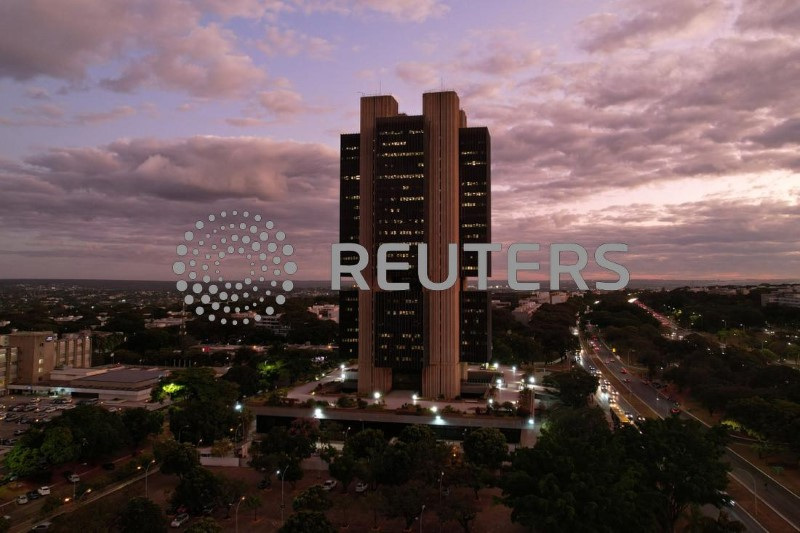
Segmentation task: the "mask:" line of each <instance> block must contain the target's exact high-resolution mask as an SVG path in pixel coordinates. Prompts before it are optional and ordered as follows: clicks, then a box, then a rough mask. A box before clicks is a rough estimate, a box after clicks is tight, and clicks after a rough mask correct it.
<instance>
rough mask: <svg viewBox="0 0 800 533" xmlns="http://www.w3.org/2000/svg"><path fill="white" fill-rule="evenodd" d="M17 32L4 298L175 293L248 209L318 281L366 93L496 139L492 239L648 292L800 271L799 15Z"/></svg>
mask: <svg viewBox="0 0 800 533" xmlns="http://www.w3.org/2000/svg"><path fill="white" fill-rule="evenodd" d="M87 20H93V21H97V20H102V21H103V24H91V25H87V24H86V21H87ZM0 21H2V22H0V27H2V30H3V31H1V32H0V93H2V94H3V98H2V101H0V139H2V141H3V142H2V145H0V146H1V147H0V186H2V190H3V201H2V203H1V204H0V205H2V207H0V223H1V224H2V228H3V229H2V230H0V278H97V279H162V280H169V279H173V276H172V275H171V271H170V266H171V264H172V261H173V255H174V251H175V246H176V245H177V244H178V243H179V242H180V238H181V235H183V232H184V231H186V230H187V229H189V228H190V227H191V226H192V224H193V223H194V221H195V220H199V219H201V218H203V217H206V216H207V215H208V214H209V213H214V212H219V211H221V210H224V209H231V210H232V209H237V208H242V209H249V210H251V211H252V212H257V213H261V214H263V215H264V216H267V217H271V218H273V219H274V220H275V221H276V223H279V224H280V225H281V227H285V228H286V232H287V235H288V238H289V239H290V240H291V242H292V243H293V244H295V247H296V250H297V263H298V266H299V269H298V275H299V278H300V279H313V280H322V279H327V278H328V266H329V261H328V260H327V259H328V255H329V253H330V250H329V247H330V244H332V243H334V242H338V231H337V228H338V216H339V198H338V178H339V173H338V163H339V162H338V142H339V134H340V133H348V132H355V131H358V108H357V106H356V105H354V104H353V102H354V100H355V98H356V97H357V96H358V92H364V93H367V94H378V93H386V94H392V95H394V96H395V98H396V99H397V100H398V102H399V104H400V107H401V108H402V109H404V110H405V111H406V112H408V113H409V114H411V115H413V114H418V112H419V111H420V107H419V106H420V104H419V101H418V96H417V95H418V94H420V93H422V92H426V91H430V90H439V89H442V88H444V89H452V90H455V91H456V92H458V93H459V95H460V96H461V100H462V105H463V107H464V109H467V110H468V111H469V118H470V121H471V122H474V123H479V124H482V125H486V126H487V127H489V129H490V130H491V132H492V144H493V148H494V150H493V154H492V160H493V168H492V174H493V176H492V196H493V199H492V208H493V211H492V223H493V235H492V240H493V241H494V242H500V243H504V244H505V245H506V246H507V245H508V244H509V243H511V242H538V243H541V244H542V246H543V249H545V248H546V246H547V245H548V244H551V243H559V242H575V243H579V244H581V245H584V246H586V247H587V248H589V249H591V248H593V247H594V246H596V245H598V244H600V243H603V242H623V243H627V244H628V245H629V252H628V253H627V254H625V260H624V263H625V266H626V267H627V268H628V269H629V270H630V272H631V276H632V280H633V281H635V280H636V279H641V278H648V279H687V280H691V279H719V280H736V279H754V280H757V279H796V278H797V272H800V252H799V250H800V247H798V244H800V243H799V242H798V233H797V230H796V228H797V227H798V222H800V204H799V203H798V197H800V163H798V159H797V155H796V148H797V143H798V138H800V136H798V124H799V123H800V122H799V121H800V115H798V111H797V110H798V109H800V106H799V105H798V104H800V96H798V93H797V91H796V90H795V87H796V85H797V82H798V81H800V71H798V69H797V68H796V67H795V66H794V65H797V64H800V61H798V59H800V38H798V35H800V31H798V30H800V17H798V16H797V8H796V7H795V6H794V5H793V4H792V3H791V2H788V1H787V2H779V1H776V2H765V1H758V0H753V1H733V0H731V1H723V0H702V1H701V0H683V1H681V2H668V1H657V0H649V1H647V2H644V3H642V2H621V3H609V2H582V3H568V4H563V5H559V6H558V7H553V6H548V7H547V8H545V7H544V4H538V3H530V2H521V1H520V2H507V3H503V4H502V5H487V4H485V3H481V2H459V3H454V2H443V1H439V0H414V1H411V2H403V3H381V2H372V1H368V0H353V1H351V2H345V1H301V0H287V1H269V2H260V1H257V0H239V1H236V2H220V1H215V0H206V1H204V2H197V3H189V2H169V3H166V2H165V3H155V2H123V1H105V0H104V1H102V2H100V1H92V0H86V1H83V2H76V3H74V4H73V6H72V9H71V10H69V11H68V12H64V11H63V10H61V9H59V8H58V6H54V5H52V4H50V3H47V2H36V1H20V2H17V1H10V2H4V3H3V5H2V6H0ZM45 34H46V36H47V39H44V38H43V37H42V36H43V35H45ZM376 43H377V44H376ZM445 44H447V46H445ZM312 215H313V216H312ZM493 259H494V262H493V273H494V278H495V279H505V275H506V266H505V258H504V254H498V255H496V256H495V257H494V258H493ZM539 260H540V261H541V262H542V263H543V273H542V275H541V276H531V278H530V279H542V278H544V277H546V269H545V268H546V253H543V254H542V255H541V256H540V257H539Z"/></svg>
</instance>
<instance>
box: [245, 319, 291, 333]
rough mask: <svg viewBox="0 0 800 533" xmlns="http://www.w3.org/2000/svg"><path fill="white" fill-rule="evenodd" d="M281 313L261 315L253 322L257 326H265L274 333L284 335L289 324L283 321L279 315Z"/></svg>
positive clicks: (287, 330) (287, 331)
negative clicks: (259, 318)
mask: <svg viewBox="0 0 800 533" xmlns="http://www.w3.org/2000/svg"><path fill="white" fill-rule="evenodd" d="M282 316H283V313H281V314H278V315H261V320H259V321H257V322H254V323H255V326H256V327H258V328H265V329H268V330H270V331H271V332H272V333H274V334H275V335H280V336H281V337H285V336H287V335H288V334H289V330H290V328H289V326H287V325H286V324H284V323H283V321H282V320H281V317H282Z"/></svg>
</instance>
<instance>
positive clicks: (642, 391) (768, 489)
mask: <svg viewBox="0 0 800 533" xmlns="http://www.w3.org/2000/svg"><path fill="white" fill-rule="evenodd" d="M581 341H582V345H583V348H584V351H585V353H589V354H592V353H593V354H594V357H593V362H594V363H595V365H596V366H597V368H598V369H601V370H602V371H603V372H604V373H606V374H611V375H613V376H614V377H616V378H617V379H618V380H619V381H620V382H623V386H624V387H625V388H626V391H625V392H627V393H629V394H632V395H633V396H635V397H636V398H638V399H639V400H640V401H641V402H643V403H644V404H645V405H646V406H647V407H648V408H649V409H650V410H651V411H652V413H642V414H643V415H644V416H652V414H657V415H658V416H659V417H661V418H665V417H667V416H671V414H670V409H671V408H672V407H673V404H672V402H671V401H669V400H668V399H667V398H666V397H665V396H664V395H663V393H661V392H660V391H659V390H658V389H656V388H654V387H653V386H652V384H648V383H644V382H643V381H642V379H641V378H639V377H635V376H632V375H631V374H630V373H623V372H622V371H623V369H626V371H627V368H626V367H625V365H624V364H623V362H622V361H621V360H620V358H619V357H618V356H616V355H615V354H614V353H613V352H612V351H611V350H609V349H608V347H607V346H606V345H605V344H603V342H598V343H597V344H596V348H595V349H594V350H592V349H591V348H590V347H589V346H588V344H587V343H585V339H583V337H582V338H581ZM609 359H611V360H612V361H613V362H612V363H609V364H607V363H605V361H606V360H609ZM625 378H629V379H630V383H624V379H625ZM679 416H680V417H682V418H686V419H689V418H691V419H694V420H698V421H699V422H701V423H703V422H702V421H701V420H699V419H697V418H696V417H694V416H692V415H691V414H688V413H685V412H681V413H680V415H679ZM704 425H707V424H704ZM724 457H725V460H726V461H728V462H729V463H730V464H731V469H732V473H731V477H733V478H734V479H735V480H736V481H738V482H739V483H741V484H742V485H743V486H744V488H745V489H747V491H748V492H749V493H750V494H753V480H755V485H756V487H757V490H756V498H757V499H758V500H759V505H761V504H763V505H765V506H767V507H769V508H770V509H772V510H773V511H774V512H775V513H776V514H777V515H778V516H780V517H781V518H783V519H784V520H785V521H786V522H787V523H788V524H789V525H790V526H791V527H793V528H794V530H795V531H800V525H798V524H800V498H799V497H798V496H797V495H796V494H794V493H792V492H791V491H790V490H789V489H787V488H786V487H784V486H783V485H782V484H780V483H779V482H778V481H777V480H775V479H774V478H773V477H772V476H770V475H769V474H767V473H766V472H763V471H762V470H761V469H759V468H758V467H757V466H755V465H753V464H752V463H750V462H748V461H747V460H745V459H744V458H743V457H742V456H740V455H739V454H738V453H736V452H735V451H733V450H732V449H730V448H727V449H726V453H725V456H724ZM743 473H744V475H742V474H743ZM737 514H738V515H739V516H738V517H737V519H738V520H740V521H741V522H743V523H745V524H747V520H745V519H742V514H744V513H737ZM750 522H751V523H752V522H753V521H752V520H750ZM751 525H752V524H751ZM750 530H752V531H763V528H762V527H760V526H757V528H756V529H750Z"/></svg>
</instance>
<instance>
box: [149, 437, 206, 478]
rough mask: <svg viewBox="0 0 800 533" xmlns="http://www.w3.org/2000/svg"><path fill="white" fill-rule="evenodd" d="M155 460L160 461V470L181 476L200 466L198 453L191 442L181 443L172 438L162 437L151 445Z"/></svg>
mask: <svg viewBox="0 0 800 533" xmlns="http://www.w3.org/2000/svg"><path fill="white" fill-rule="evenodd" d="M153 454H154V456H155V458H156V461H158V462H159V463H161V472H163V473H164V474H175V475H177V476H178V477H180V478H183V477H184V476H186V475H187V474H189V473H190V472H191V471H192V470H194V469H196V468H198V467H199V466H200V454H199V453H198V452H197V448H195V447H194V446H192V445H191V444H182V443H179V442H176V441H174V440H172V439H162V440H159V441H158V442H156V443H155V444H154V446H153Z"/></svg>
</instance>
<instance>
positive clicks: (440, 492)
mask: <svg viewBox="0 0 800 533" xmlns="http://www.w3.org/2000/svg"><path fill="white" fill-rule="evenodd" d="M443 480H444V472H442V473H441V474H439V505H441V504H442V481H443Z"/></svg>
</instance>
